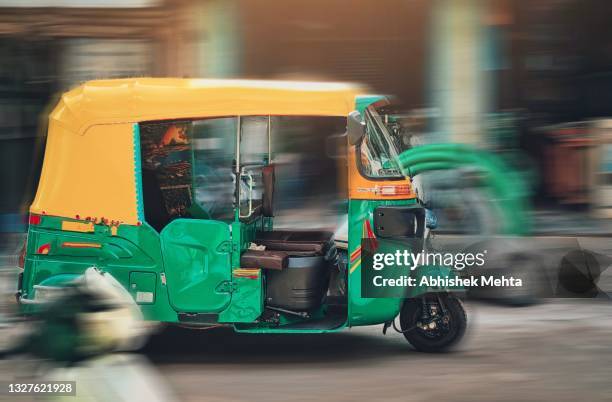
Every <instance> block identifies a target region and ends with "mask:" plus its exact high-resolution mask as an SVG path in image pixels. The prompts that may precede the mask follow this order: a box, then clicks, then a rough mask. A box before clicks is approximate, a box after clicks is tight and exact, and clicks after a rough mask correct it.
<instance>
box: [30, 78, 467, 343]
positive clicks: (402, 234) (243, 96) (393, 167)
mask: <svg viewBox="0 0 612 402" xmlns="http://www.w3.org/2000/svg"><path fill="white" fill-rule="evenodd" d="M363 93H364V91H363V89H362V88H360V87H358V86H354V85H349V84H340V83H305V82H278V81H245V80H197V79H157V78H138V79H117V80H99V81H91V82H87V83H84V84H83V85H81V86H79V87H77V88H75V89H73V90H71V91H69V92H67V93H65V94H64V95H63V96H62V97H61V100H60V101H59V104H58V105H57V106H56V108H55V109H54V110H53V112H52V113H51V114H50V118H49V127H48V137H47V144H46V151H45V157H44V163H43V168H42V174H41V178H40V182H39V185H38V190H37V193H36V197H35V199H34V201H33V203H32V205H31V208H30V217H29V229H28V237H27V243H26V246H25V258H24V266H23V272H22V274H21V275H20V280H19V292H18V300H19V302H20V305H21V307H22V310H23V312H24V313H28V312H29V311H36V309H37V308H39V305H40V304H42V303H44V302H45V301H46V300H49V299H53V297H55V296H54V295H56V294H58V293H61V292H62V289H64V288H65V287H66V286H69V284H70V282H71V281H74V280H75V279H76V278H78V277H79V276H80V275H82V274H83V272H84V271H85V270H87V269H88V268H90V267H92V266H93V267H96V268H97V269H98V270H100V271H101V272H104V273H105V274H110V275H112V276H113V277H114V278H115V279H116V280H117V281H118V282H119V283H121V284H122V285H123V286H124V287H125V288H126V289H127V290H128V291H129V292H130V293H131V295H132V297H133V298H134V300H135V301H136V303H137V304H138V306H139V307H140V309H141V310H142V314H143V316H144V317H145V318H146V319H148V320H153V321H159V322H165V323H174V324H180V325H183V326H194V327H199V326H211V325H229V326H233V328H234V329H235V330H236V331H238V332H248V333H323V332H335V331H339V330H342V329H344V328H347V327H353V326H362V325H375V324H384V327H383V328H384V329H383V332H385V331H386V330H387V329H388V328H389V327H390V326H393V328H394V329H396V330H398V331H400V332H402V333H403V334H404V335H405V337H406V339H407V340H408V341H409V342H410V343H411V344H412V345H413V347H415V348H416V349H417V350H421V351H440V350H444V349H447V348H449V347H451V346H452V345H454V344H456V343H457V342H458V341H459V340H460V339H461V337H462V336H463V334H464V331H465V328H466V316H465V311H464V309H463V307H462V305H461V302H460V301H459V299H458V298H457V297H456V296H455V295H453V293H451V292H450V291H449V289H447V288H444V287H436V288H428V287H427V288H423V287H418V288H415V289H411V291H410V292H408V293H403V294H402V295H400V296H397V295H394V296H392V297H391V296H390V297H365V296H366V295H364V294H363V292H362V290H363V289H362V285H363V283H362V281H363V275H362V271H364V269H363V263H362V254H363V253H365V251H367V250H366V249H368V247H371V246H372V245H373V247H385V246H388V245H389V244H395V243H394V242H397V240H398V239H400V240H401V239H413V240H414V239H416V240H417V242H418V240H419V239H422V237H423V235H424V230H425V214H424V207H423V205H422V203H421V202H420V200H419V197H418V189H416V188H415V187H414V185H413V183H412V181H411V179H410V178H409V177H406V176H405V175H404V174H402V171H401V170H400V168H399V165H398V163H397V156H398V150H397V149H395V146H394V141H392V140H391V139H390V137H389V133H388V132H387V129H386V127H385V125H384V124H382V121H381V120H380V116H378V115H377V114H376V113H375V111H374V109H373V108H372V104H373V103H375V102H377V101H380V100H381V97H380V96H368V95H363ZM283 116H335V117H339V118H344V119H345V121H346V133H345V134H344V136H341V137H340V139H341V142H342V143H343V148H341V149H342V151H343V152H344V154H345V159H344V160H345V161H346V164H347V169H348V171H347V174H346V177H347V178H348V179H347V180H346V185H347V187H348V188H347V192H346V193H347V198H348V202H347V203H348V244H347V245H346V248H347V252H346V254H345V255H346V257H345V258H342V256H341V255H339V254H338V251H337V249H336V247H335V244H334V239H333V234H332V233H331V232H327V231H324V230H317V231H312V230H303V229H301V228H299V227H297V228H295V229H283V230H275V228H274V198H275V161H274V157H273V155H274V154H273V150H272V149H271V141H270V135H271V134H270V133H271V125H273V124H274V121H275V119H277V118H279V117H283ZM213 132H222V133H223V135H221V136H216V137H215V136H213V135H211V134H210V133H213ZM254 133H258V134H257V135H256V134H254ZM262 133H263V136H262V135H261V134H262ZM250 136H251V137H250ZM213 142H214V143H216V144H217V145H218V144H221V145H222V147H223V149H224V152H225V154H224V156H223V157H221V158H219V157H218V156H217V157H216V158H217V159H215V157H213V156H210V157H207V155H206V152H204V151H205V150H206V148H207V146H209V145H210V144H211V143H213ZM254 148H258V149H259V150H260V151H261V150H263V151H262V152H259V153H257V152H252V150H253V149H254ZM202 150H204V151H202ZM196 151H197V152H196ZM200 151H202V152H200ZM321 152H323V150H322V151H321ZM202 166H204V167H202ZM420 268H421V267H420ZM420 268H419V269H416V270H413V271H411V273H410V274H411V275H423V272H427V273H428V274H436V275H438V276H442V277H451V276H453V275H454V273H453V272H452V270H450V269H448V268H446V267H425V268H426V269H425V270H421V269H420ZM398 315H399V316H400V320H399V321H400V326H401V329H400V328H397V326H396V325H395V319H396V317H398Z"/></svg>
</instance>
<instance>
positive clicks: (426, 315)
mask: <svg viewBox="0 0 612 402" xmlns="http://www.w3.org/2000/svg"><path fill="white" fill-rule="evenodd" d="M400 325H401V328H402V332H403V334H404V337H405V338H406V340H408V342H410V344H411V345H412V346H414V348H415V349H416V350H418V351H420V352H429V353H436V352H444V351H446V350H448V349H450V348H452V347H453V346H455V345H456V344H457V343H458V342H459V341H460V340H461V338H463V335H464V334H465V330H466V327H467V316H466V314H465V309H464V308H463V304H462V303H461V301H460V300H459V299H458V298H456V297H455V296H452V295H449V294H446V293H444V294H430V295H426V296H424V297H422V298H419V299H409V300H406V302H405V303H404V306H403V307H402V311H401V313H400Z"/></svg>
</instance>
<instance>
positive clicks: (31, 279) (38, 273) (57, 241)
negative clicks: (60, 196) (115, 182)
mask: <svg viewBox="0 0 612 402" xmlns="http://www.w3.org/2000/svg"><path fill="white" fill-rule="evenodd" d="M92 266H95V267H97V268H99V269H100V270H102V271H104V272H108V273H110V274H111V275H112V276H113V277H115V279H117V280H118V281H119V282H120V283H121V284H122V285H123V286H124V287H125V288H126V289H128V290H131V288H132V287H131V285H132V284H133V283H134V284H136V286H137V288H138V289H135V290H136V291H138V290H144V291H146V292H148V293H153V294H152V295H150V294H149V295H141V300H140V301H137V303H138V304H139V306H140V308H141V310H142V312H143V315H144V317H145V318H146V319H148V320H155V321H166V322H176V321H177V314H176V312H175V311H174V310H173V309H172V308H171V307H170V304H169V302H168V294H167V288H166V285H165V283H164V281H163V280H162V274H163V270H164V267H163V263H162V256H161V245H160V240H159V235H158V234H157V232H155V230H153V229H152V228H151V227H150V226H148V225H147V224H144V225H140V226H132V225H119V226H118V227H109V226H107V225H102V224H94V223H91V222H89V223H86V222H83V221H80V222H78V221H76V220H72V219H68V218H60V217H54V216H42V217H41V221H40V223H39V224H38V225H30V227H29V230H28V243H27V254H26V260H25V268H24V274H23V281H22V286H21V289H20V291H21V293H22V296H23V297H25V298H26V299H30V300H31V299H33V298H34V297H35V290H34V286H36V285H41V284H42V285H47V286H61V285H62V284H64V283H66V282H68V281H70V280H72V279H73V278H75V277H77V276H79V275H81V274H82V273H83V272H84V271H85V270H86V269H87V268H89V267H92ZM133 273H137V274H138V275H137V276H132V274H133ZM131 279H134V282H132V281H131ZM140 287H142V288H141V289H140ZM134 296H135V297H136V296H137V294H136V293H135V292H134ZM151 297H152V298H153V301H152V302H151V301H150V298H151ZM22 308H23V311H24V312H26V313H27V312H28V311H30V310H31V309H32V308H33V307H32V306H31V305H24V306H23V307H22Z"/></svg>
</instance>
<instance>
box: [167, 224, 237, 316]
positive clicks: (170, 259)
mask: <svg viewBox="0 0 612 402" xmlns="http://www.w3.org/2000/svg"><path fill="white" fill-rule="evenodd" d="M161 243H162V252H163V258H164V265H165V267H166V278H167V286H168V293H169V297H170V304H171V305H172V306H173V307H174V309H175V310H177V311H179V312H185V313H218V312H221V311H222V310H223V309H225V307H227V306H228V305H229V303H230V299H231V293H230V292H231V286H230V281H231V265H230V261H231V259H230V255H231V250H232V245H231V241H230V228H229V225H228V224H227V223H224V222H220V221H209V220H199V219H176V220H174V221H172V222H170V223H169V224H168V225H167V226H166V227H165V228H164V230H163V231H162V233H161Z"/></svg>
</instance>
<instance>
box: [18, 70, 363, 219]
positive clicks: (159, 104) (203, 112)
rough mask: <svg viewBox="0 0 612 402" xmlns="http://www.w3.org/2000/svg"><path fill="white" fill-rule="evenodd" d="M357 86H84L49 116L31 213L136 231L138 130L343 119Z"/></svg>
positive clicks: (151, 81) (137, 81)
mask: <svg viewBox="0 0 612 402" xmlns="http://www.w3.org/2000/svg"><path fill="white" fill-rule="evenodd" d="M359 93H363V92H362V91H360V89H359V87H357V86H354V85H348V84H337V83H309V82H280V81H278V82H276V81H246V80H193V79H168V78H134V79H120V80H104V81H90V82H87V83H85V84H83V85H81V86H79V87H77V88H75V89H73V90H71V91H69V92H67V93H65V94H64V95H63V96H62V98H61V100H60V102H59V104H58V105H57V106H56V108H55V109H54V110H53V112H52V113H51V115H50V117H49V133H48V136H47V147H46V150H45V160H44V163H43V168H42V173H41V177H40V181H39V184H38V191H37V193H36V197H35V199H34V202H33V203H32V205H31V207H30V211H31V212H32V213H38V214H47V215H54V216H61V217H68V218H76V219H86V218H91V219H94V220H95V219H102V218H104V219H105V220H106V219H108V220H113V221H118V222H121V223H128V224H135V223H137V222H139V221H141V220H142V219H143V218H144V217H143V216H142V215H143V214H142V205H143V204H142V202H143V200H142V199H141V195H140V193H139V192H140V189H139V185H138V182H139V180H140V177H139V175H140V172H139V165H140V156H139V153H138V148H139V147H140V144H139V141H138V135H137V134H138V126H137V125H136V124H135V123H139V122H142V121H154V120H174V119H195V118H206V117H215V116H240V115H242V116H246V115H298V116H299V115H302V116H347V115H348V114H349V113H350V112H351V111H352V110H353V109H354V108H355V97H356V96H357V95H358V94H359Z"/></svg>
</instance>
